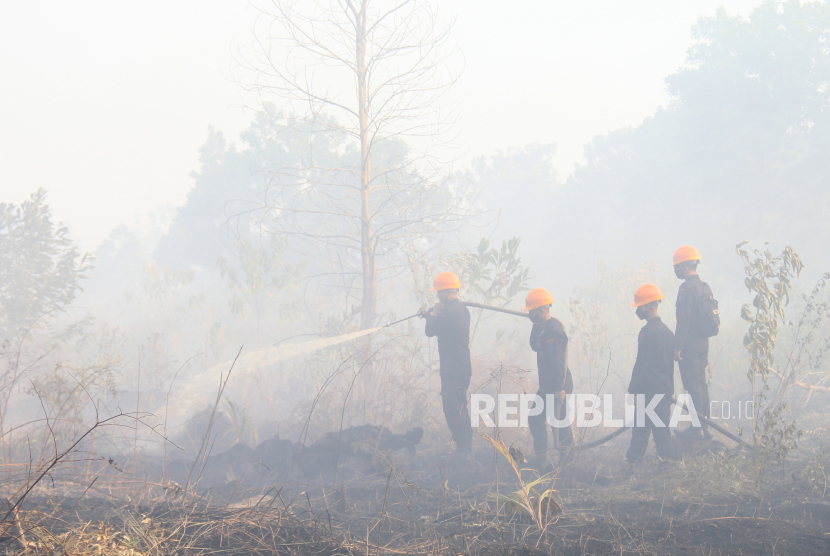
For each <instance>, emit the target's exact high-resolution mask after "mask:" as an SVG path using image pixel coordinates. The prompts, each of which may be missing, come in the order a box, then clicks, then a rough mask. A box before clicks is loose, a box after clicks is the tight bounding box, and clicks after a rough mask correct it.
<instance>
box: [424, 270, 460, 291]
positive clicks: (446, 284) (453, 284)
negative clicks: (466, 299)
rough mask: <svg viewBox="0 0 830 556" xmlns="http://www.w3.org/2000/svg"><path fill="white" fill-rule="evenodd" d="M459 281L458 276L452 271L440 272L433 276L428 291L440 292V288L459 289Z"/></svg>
mask: <svg viewBox="0 0 830 556" xmlns="http://www.w3.org/2000/svg"><path fill="white" fill-rule="evenodd" d="M460 289H461V282H459V281H458V276H456V275H455V274H453V273H452V272H442V273H441V274H439V275H438V276H436V277H435V281H434V282H433V283H432V289H431V290H430V291H433V292H440V291H441V290H460Z"/></svg>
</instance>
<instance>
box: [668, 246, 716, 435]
mask: <svg viewBox="0 0 830 556" xmlns="http://www.w3.org/2000/svg"><path fill="white" fill-rule="evenodd" d="M698 264H700V253H698V251H697V249H695V248H694V247H692V246H691V245H684V246H683V247H681V248H680V249H678V250H677V251H675V252H674V274H675V276H677V277H678V278H679V279H680V280H683V283H682V284H681V285H680V290H679V291H678V292H677V327H676V328H675V331H674V358H675V360H676V361H677V363H678V367H679V368H680V379H681V380H682V381H683V388H685V389H686V391H687V392H688V393H689V396H691V398H692V403H693V404H694V411H696V412H697V414H698V415H703V416H705V417H709V386H708V385H707V384H706V367H707V366H708V365H709V335H707V334H706V333H705V332H704V326H703V324H702V321H701V319H702V318H705V317H702V316H701V313H702V312H703V309H702V304H703V303H704V301H705V300H707V299H709V300H711V299H712V290H711V289H710V288H709V285H708V284H706V283H705V282H704V281H703V280H701V279H700V276H698V275H697V266H698ZM714 303H715V306H717V302H714ZM710 312H711V311H710ZM714 313H715V317H716V318H717V319H718V320H717V322H718V323H719V322H720V320H719V317H717V310H715V311H714ZM716 333H717V330H715V334H716ZM691 409H692V408H689V410H691ZM683 434H684V435H688V437H689V438H691V439H701V438H706V439H709V438H711V437H712V433H711V432H709V428H708V427H706V425H705V424H703V422H702V421H701V427H689V428H688V429H686V430H685V431H683Z"/></svg>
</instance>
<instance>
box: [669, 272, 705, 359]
mask: <svg viewBox="0 0 830 556" xmlns="http://www.w3.org/2000/svg"><path fill="white" fill-rule="evenodd" d="M706 288H708V286H707V285H706V283H705V282H704V281H703V280H701V279H700V276H698V275H697V274H693V275H692V276H689V277H688V278H687V279H686V280H685V281H684V282H683V283H682V284H680V290H679V291H678V292H677V313H676V315H677V327H676V328H675V340H674V341H675V349H676V350H680V351H694V352H702V351H709V337H708V336H706V335H704V334H702V333H701V331H700V330H698V326H697V325H696V319H697V318H698V316H699V315H698V313H699V312H700V302H701V299H703V297H704V295H705V292H706Z"/></svg>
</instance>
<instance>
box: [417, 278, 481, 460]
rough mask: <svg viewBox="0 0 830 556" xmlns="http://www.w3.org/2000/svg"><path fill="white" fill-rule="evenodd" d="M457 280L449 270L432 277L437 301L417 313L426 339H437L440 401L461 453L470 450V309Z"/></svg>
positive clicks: (471, 433)
mask: <svg viewBox="0 0 830 556" xmlns="http://www.w3.org/2000/svg"><path fill="white" fill-rule="evenodd" d="M459 289H461V283H460V282H459V281H458V277H457V276H456V275H455V274H453V273H452V272H442V273H441V274H439V275H438V276H436V277H435V281H434V282H433V286H432V291H434V292H436V293H437V295H438V303H436V304H435V305H434V306H433V307H432V309H430V310H427V309H426V308H425V307H422V308H421V310H420V311H419V314H420V315H421V317H422V318H424V319H426V328H425V332H426V335H427V337H429V338H435V337H437V338H438V358H439V360H440V371H439V372H440V376H441V401H442V403H443V406H444V417H445V418H446V420H447V426H448V427H449V429H450V433H451V434H452V439H453V441H454V442H455V444H456V450H457V452H459V453H460V454H462V455H468V454H470V453H471V452H472V444H473V429H472V427H471V425H470V414H469V411H468V409H467V388H469V386H470V378H471V376H472V364H471V363H470V311H469V310H468V309H467V306H466V305H464V304H463V303H462V302H461V301H459V299H458V290H459Z"/></svg>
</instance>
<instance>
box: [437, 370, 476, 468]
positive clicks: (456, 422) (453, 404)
mask: <svg viewBox="0 0 830 556" xmlns="http://www.w3.org/2000/svg"><path fill="white" fill-rule="evenodd" d="M441 402H442V404H443V406H444V417H445V418H446V419H447V426H448V427H449V429H450V432H451V433H452V439H453V441H454V442H455V444H456V446H457V447H458V451H459V452H470V451H471V450H472V448H473V427H472V426H471V425H470V412H469V410H468V409H467V389H466V388H464V387H450V386H445V387H443V388H441Z"/></svg>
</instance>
